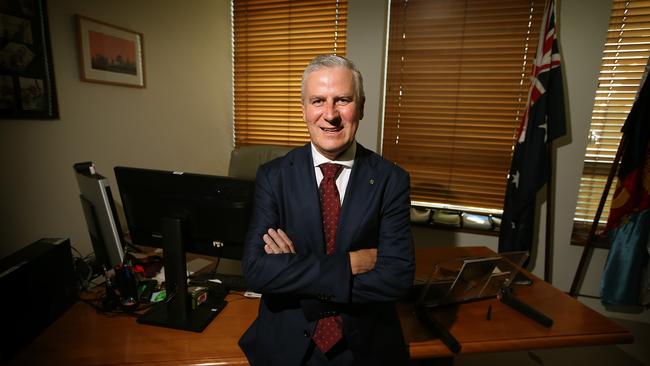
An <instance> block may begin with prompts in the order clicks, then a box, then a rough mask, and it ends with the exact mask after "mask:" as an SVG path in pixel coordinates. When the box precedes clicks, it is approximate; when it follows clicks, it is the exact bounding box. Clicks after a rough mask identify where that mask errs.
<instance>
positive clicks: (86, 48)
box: [76, 15, 145, 88]
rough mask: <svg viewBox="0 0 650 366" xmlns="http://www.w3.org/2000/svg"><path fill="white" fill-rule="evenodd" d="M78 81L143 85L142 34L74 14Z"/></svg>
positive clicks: (142, 86)
mask: <svg viewBox="0 0 650 366" xmlns="http://www.w3.org/2000/svg"><path fill="white" fill-rule="evenodd" d="M76 20H77V40H78V44H79V63H80V71H81V80H83V81H88V82H93V83H102V84H112V85H122V86H130V87H134V88H144V87H145V76H144V75H145V74H144V51H143V37H142V33H138V32H135V31H132V30H129V29H126V28H122V27H118V26H115V25H112V24H108V23H105V22H102V21H99V20H95V19H90V18H87V17H84V16H81V15H77V16H76Z"/></svg>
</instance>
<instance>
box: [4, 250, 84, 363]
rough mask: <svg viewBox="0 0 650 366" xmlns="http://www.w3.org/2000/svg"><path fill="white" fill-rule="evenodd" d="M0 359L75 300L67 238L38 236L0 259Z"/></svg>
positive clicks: (10, 353) (16, 348)
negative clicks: (0, 332) (38, 237)
mask: <svg viewBox="0 0 650 366" xmlns="http://www.w3.org/2000/svg"><path fill="white" fill-rule="evenodd" d="M0 294H1V295H0V297H1V298H2V301H0V324H1V325H2V326H1V327H2V332H3V334H4V335H5V336H4V337H3V341H2V342H0V361H7V360H10V359H11V358H12V357H13V356H14V355H15V354H17V353H18V351H20V349H21V348H22V347H24V346H25V345H27V344H28V343H30V342H31V341H32V340H34V339H35V338H36V337H37V336H38V335H39V334H40V333H41V332H42V331H43V330H44V329H45V328H47V327H48V326H49V325H50V324H51V323H52V322H54V321H55V320H56V319H57V318H58V317H59V316H61V314H63V313H64V312H65V311H66V310H67V309H68V308H69V307H70V306H71V305H72V304H74V302H75V301H76V300H77V295H78V291H77V286H76V283H75V273H74V267H73V260H72V251H71V247H70V240H69V239H41V240H38V241H36V242H34V243H32V244H30V245H28V246H27V247H25V248H23V249H20V250H19V251H17V252H15V253H13V254H11V255H9V256H7V257H5V258H2V259H0Z"/></svg>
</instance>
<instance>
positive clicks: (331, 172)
mask: <svg viewBox="0 0 650 366" xmlns="http://www.w3.org/2000/svg"><path fill="white" fill-rule="evenodd" d="M319 168H320V170H321V171H322V172H323V180H322V181H321V183H320V207H321V212H322V215H323V231H324V234H325V243H326V248H327V254H328V255H329V254H332V253H334V249H335V247H334V243H335V242H336V228H337V226H338V223H339V213H340V211H341V199H340V197H339V191H338V189H337V188H336V177H338V175H339V173H341V170H342V169H343V166H342V165H339V164H332V163H325V164H321V165H319ZM341 324H342V320H341V316H340V315H336V316H330V317H327V318H322V319H320V320H319V321H318V323H316V331H315V332H314V336H313V337H312V339H313V340H314V343H315V344H316V346H317V347H318V349H320V351H321V352H322V353H323V354H325V353H326V352H327V351H329V350H330V349H331V348H332V347H333V346H334V345H335V344H336V343H337V342H338V341H340V340H341V338H343V329H342V326H341Z"/></svg>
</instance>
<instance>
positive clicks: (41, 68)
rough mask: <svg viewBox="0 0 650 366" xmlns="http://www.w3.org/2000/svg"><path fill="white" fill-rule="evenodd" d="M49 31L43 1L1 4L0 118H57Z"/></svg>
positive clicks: (13, 0)
mask: <svg viewBox="0 0 650 366" xmlns="http://www.w3.org/2000/svg"><path fill="white" fill-rule="evenodd" d="M48 28H49V27H48V22H47V4H46V2H45V0H30V1H24V0H3V1H0V118H3V119H55V118H59V107H58V102H57V98H56V85H55V83H54V67H53V66H52V49H51V45H50V31H49V29H48Z"/></svg>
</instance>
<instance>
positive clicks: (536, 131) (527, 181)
mask: <svg viewBox="0 0 650 366" xmlns="http://www.w3.org/2000/svg"><path fill="white" fill-rule="evenodd" d="M565 133H566V122H565V116H564V93H563V86H562V72H561V69H560V53H559V49H558V45H557V28H556V26H555V4H554V1H553V0H549V1H548V2H547V3H546V7H545V9H544V18H543V20H542V29H541V34H540V37H539V44H538V46H537V54H536V57H535V65H534V66H533V75H532V82H531V86H530V90H529V91H528V105H527V107H526V111H525V112H524V115H523V118H522V120H521V124H520V126H519V131H518V133H517V141H516V145H515V148H514V152H513V156H512V163H511V165H510V172H509V174H508V186H507V187H506V198H505V201H504V204H503V217H502V219H501V231H500V233H499V252H508V251H519V250H525V251H530V248H531V246H532V242H533V227H534V219H535V197H536V195H537V192H538V191H539V190H540V189H541V188H542V187H543V186H544V184H545V183H547V182H548V181H549V178H550V172H549V159H550V156H548V145H549V144H550V143H551V142H552V141H553V140H554V139H556V138H558V137H561V136H563V135H564V134H565Z"/></svg>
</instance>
